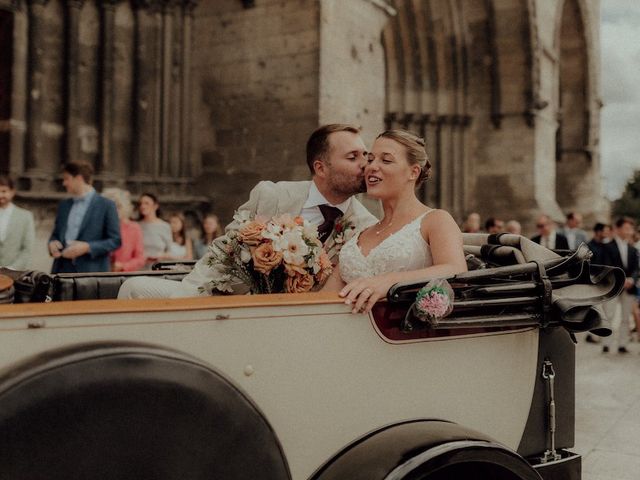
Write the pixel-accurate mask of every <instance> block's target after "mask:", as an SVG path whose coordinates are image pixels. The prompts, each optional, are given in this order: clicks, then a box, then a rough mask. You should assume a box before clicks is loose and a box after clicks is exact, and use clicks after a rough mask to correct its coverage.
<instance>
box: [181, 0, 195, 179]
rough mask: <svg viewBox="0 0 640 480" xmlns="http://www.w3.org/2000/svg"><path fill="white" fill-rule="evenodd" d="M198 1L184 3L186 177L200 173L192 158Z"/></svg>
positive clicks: (183, 139) (183, 146)
mask: <svg viewBox="0 0 640 480" xmlns="http://www.w3.org/2000/svg"><path fill="white" fill-rule="evenodd" d="M196 5H197V3H196V1H195V0H185V1H184V4H183V12H184V16H183V20H182V22H183V27H182V84H181V86H182V91H181V92H180V104H181V112H180V113H181V115H180V117H181V119H182V120H181V123H180V127H181V134H180V151H179V162H180V163H179V166H180V168H179V174H180V175H181V176H184V177H189V176H191V175H197V174H198V173H200V172H199V171H198V170H197V169H196V168H195V164H194V162H193V160H192V158H191V101H192V100H191V95H192V94H191V48H192V35H193V11H194V9H195V7H196Z"/></svg>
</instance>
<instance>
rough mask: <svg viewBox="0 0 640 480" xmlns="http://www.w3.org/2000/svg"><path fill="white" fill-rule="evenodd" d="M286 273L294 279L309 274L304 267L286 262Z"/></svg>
mask: <svg viewBox="0 0 640 480" xmlns="http://www.w3.org/2000/svg"><path fill="white" fill-rule="evenodd" d="M284 271H285V272H287V275H289V276H290V277H293V276H295V275H298V274H299V275H304V274H306V273H307V271H306V270H305V268H304V266H303V265H295V264H293V263H287V262H284Z"/></svg>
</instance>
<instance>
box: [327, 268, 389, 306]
mask: <svg viewBox="0 0 640 480" xmlns="http://www.w3.org/2000/svg"><path fill="white" fill-rule="evenodd" d="M395 283H397V280H395V279H394V278H393V276H392V275H391V274H385V275H376V276H375V277H368V278H359V279H358V280H354V281H353V282H350V283H348V284H347V285H346V286H345V287H344V288H343V289H342V290H340V296H341V297H344V303H346V304H347V305H353V308H352V310H351V312H352V313H368V312H370V311H371V309H372V308H373V306H374V305H375V303H376V302H377V301H378V300H380V299H381V298H384V297H385V296H386V295H387V292H388V291H389V289H390V288H391V287H392V286H393V285H394V284H395Z"/></svg>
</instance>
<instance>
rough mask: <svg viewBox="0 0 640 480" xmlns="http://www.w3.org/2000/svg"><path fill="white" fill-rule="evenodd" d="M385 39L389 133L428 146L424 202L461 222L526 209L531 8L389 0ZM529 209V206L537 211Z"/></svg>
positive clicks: (535, 106)
mask: <svg viewBox="0 0 640 480" xmlns="http://www.w3.org/2000/svg"><path fill="white" fill-rule="evenodd" d="M393 6H394V8H395V9H396V10H397V12H398V14H397V15H396V17H395V18H393V19H392V20H391V21H390V22H389V24H388V25H387V27H386V29H385V30H384V32H383V45H384V49H385V58H386V74H387V82H386V86H387V97H386V98H387V102H386V112H387V116H386V124H387V127H400V128H408V129H410V130H414V131H416V132H418V133H420V134H422V135H423V136H424V137H426V139H427V145H428V152H429V156H430V158H431V159H432V160H433V161H432V163H433V164H434V178H433V179H432V180H431V181H430V182H429V183H427V188H426V190H425V191H423V192H422V193H423V199H424V200H425V201H426V202H427V203H430V204H433V205H435V206H438V207H441V208H445V209H447V210H449V211H450V212H451V213H452V214H453V215H454V216H456V217H457V218H461V217H462V216H463V215H464V214H465V213H466V212H468V211H470V210H476V211H479V212H480V213H481V214H482V216H484V217H488V216H494V215H497V216H503V217H509V218H512V217H511V215H513V209H514V205H515V206H516V207H519V206H520V204H526V205H527V207H526V208H527V209H531V204H532V203H533V202H532V201H531V199H532V198H534V197H537V195H536V192H535V191H534V189H535V188H536V187H535V184H534V182H531V181H530V182H529V183H527V184H523V180H522V179H523V178H532V177H533V176H534V170H535V168H534V163H535V158H534V155H535V148H534V144H535V140H534V122H533V117H534V116H535V115H536V113H537V111H538V110H539V109H540V108H541V107H540V102H539V91H538V90H539V81H538V76H539V72H538V66H537V65H536V57H535V56H534V55H533V54H532V50H533V49H535V48H537V44H536V38H537V32H536V31H535V17H534V15H533V10H534V9H533V7H532V6H531V5H530V4H529V3H528V2H526V1H523V0H510V1H501V2H496V1H494V0H484V1H478V0H463V1H460V2H454V1H442V0H425V1H419V0H395V1H394V2H393ZM534 208H535V207H534Z"/></svg>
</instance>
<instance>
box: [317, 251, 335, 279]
mask: <svg viewBox="0 0 640 480" xmlns="http://www.w3.org/2000/svg"><path fill="white" fill-rule="evenodd" d="M318 264H319V265H320V270H319V271H318V273H316V280H317V281H318V283H320V284H323V283H324V282H326V281H327V278H329V277H330V276H331V274H332V273H333V264H332V263H331V260H329V255H328V254H327V252H325V251H324V250H322V252H320V258H318Z"/></svg>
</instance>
